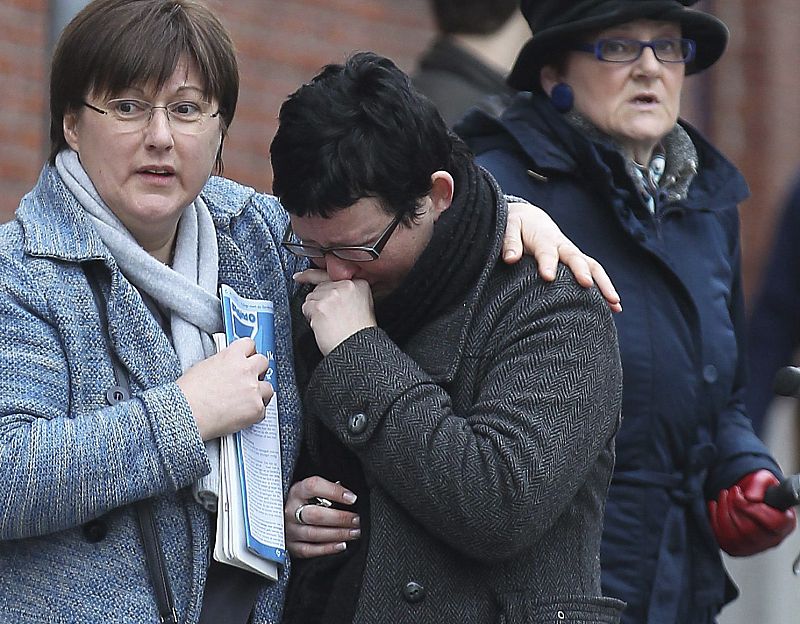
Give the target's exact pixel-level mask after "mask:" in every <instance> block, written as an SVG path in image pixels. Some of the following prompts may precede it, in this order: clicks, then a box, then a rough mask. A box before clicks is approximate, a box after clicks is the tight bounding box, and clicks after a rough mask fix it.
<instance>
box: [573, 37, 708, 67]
mask: <svg viewBox="0 0 800 624" xmlns="http://www.w3.org/2000/svg"><path fill="white" fill-rule="evenodd" d="M645 48H650V49H651V50H652V51H653V54H654V55H655V57H656V58H657V59H658V60H659V61H661V62H662V63H690V62H691V61H693V60H694V55H695V52H696V51H697V44H696V43H695V41H694V40H693V39H682V38H678V37H672V38H665V39H653V40H652V41H640V40H638V39H599V40H597V41H595V42H594V43H580V44H576V45H575V46H573V49H575V50H579V51H581V52H591V53H593V54H594V55H595V56H596V57H597V58H598V59H599V60H601V61H606V62H608V63H630V62H632V61H635V60H636V59H638V58H639V57H640V56H641V55H642V52H643V51H644V49H645Z"/></svg>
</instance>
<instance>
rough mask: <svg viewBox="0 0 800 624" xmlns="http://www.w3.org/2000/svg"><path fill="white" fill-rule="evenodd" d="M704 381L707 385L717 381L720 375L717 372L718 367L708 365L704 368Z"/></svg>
mask: <svg viewBox="0 0 800 624" xmlns="http://www.w3.org/2000/svg"><path fill="white" fill-rule="evenodd" d="M703 379H705V380H706V383H710V384H712V383H714V382H715V381H716V380H717V379H719V373H718V372H717V367H716V366H714V365H713V364H706V365H705V366H704V367H703Z"/></svg>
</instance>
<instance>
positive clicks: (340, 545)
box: [333, 542, 347, 552]
mask: <svg viewBox="0 0 800 624" xmlns="http://www.w3.org/2000/svg"><path fill="white" fill-rule="evenodd" d="M333 548H334V550H338V551H339V552H341V551H343V550H346V549H347V543H346V542H339V543H338V544H336V546H334V547H333Z"/></svg>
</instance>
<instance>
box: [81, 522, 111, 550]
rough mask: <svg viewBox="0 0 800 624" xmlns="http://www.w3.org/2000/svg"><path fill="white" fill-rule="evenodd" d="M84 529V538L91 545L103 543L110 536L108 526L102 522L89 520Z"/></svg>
mask: <svg viewBox="0 0 800 624" xmlns="http://www.w3.org/2000/svg"><path fill="white" fill-rule="evenodd" d="M82 528H83V536H84V537H85V538H86V541H87V542H89V543H90V544H96V543H97V542H101V541H103V539H105V537H106V535H107V534H108V525H107V524H106V523H105V522H103V521H102V520H89V522H87V523H86V524H84V525H83V527H82Z"/></svg>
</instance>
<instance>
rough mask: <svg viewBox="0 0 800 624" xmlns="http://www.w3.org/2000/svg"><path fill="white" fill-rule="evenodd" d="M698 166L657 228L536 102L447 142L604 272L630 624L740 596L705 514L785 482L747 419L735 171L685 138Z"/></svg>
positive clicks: (620, 552)
mask: <svg viewBox="0 0 800 624" xmlns="http://www.w3.org/2000/svg"><path fill="white" fill-rule="evenodd" d="M685 128H686V130H687V132H688V133H689V135H690V137H691V139H692V141H693V143H694V144H695V146H696V148H697V151H698V155H699V159H700V166H699V172H698V174H697V176H696V177H695V178H694V181H693V183H692V185H691V187H690V188H689V193H688V196H687V197H686V198H685V199H684V200H681V201H671V200H669V198H668V197H667V196H666V195H660V196H659V197H658V198H657V200H656V202H657V210H656V216H653V215H651V214H650V213H649V212H648V211H647V210H646V209H645V206H644V204H643V202H642V200H641V198H640V196H639V194H638V192H637V191H636V189H635V187H634V185H633V183H632V181H631V178H630V176H629V175H628V174H627V172H626V170H625V165H624V161H623V158H622V156H621V155H620V153H619V152H618V151H617V150H616V149H614V148H613V147H612V146H611V145H608V144H603V143H600V142H590V141H589V140H588V139H586V138H585V137H583V136H582V135H581V134H579V133H578V132H577V131H576V130H574V129H573V128H572V127H571V126H570V125H569V124H568V123H566V122H565V121H564V120H563V119H562V118H561V116H560V115H559V114H558V113H556V111H555V109H554V108H553V107H552V105H551V104H550V103H549V101H548V100H546V99H545V98H544V97H543V96H536V95H532V94H530V93H526V94H520V95H519V96H517V98H516V99H515V101H514V103H513V104H512V106H511V107H510V108H509V109H508V110H507V111H506V113H505V114H504V116H503V117H502V118H501V119H500V120H497V119H491V118H489V117H487V116H486V115H485V114H483V113H475V114H473V115H472V116H471V117H467V119H466V120H465V122H464V123H463V124H462V125H461V126H460V127H459V128H457V131H459V132H460V133H461V134H462V135H463V136H465V138H467V141H468V143H470V144H471V146H472V147H473V149H475V150H476V152H477V153H478V154H479V158H478V161H479V162H480V163H481V164H482V165H483V166H484V167H486V168H487V169H488V170H489V171H490V172H491V173H492V174H493V175H494V176H495V177H496V178H497V180H498V182H499V183H500V185H501V186H502V188H503V189H504V191H506V192H507V193H511V194H515V195H520V196H522V197H524V198H526V199H528V200H530V201H531V202H533V203H535V204H537V205H539V206H541V207H542V208H544V209H545V210H547V211H548V212H549V214H550V215H551V216H552V217H553V218H554V219H555V221H556V223H558V225H559V226H561V228H562V229H563V230H564V233H565V234H566V235H567V236H569V237H570V238H571V239H572V240H573V241H574V242H575V243H576V244H577V245H578V246H579V247H580V248H581V249H582V250H584V251H585V252H586V253H588V254H590V255H592V256H594V257H595V258H597V259H598V260H599V261H600V262H601V263H603V265H604V267H605V268H606V270H607V271H608V273H609V275H610V276H611V278H612V279H613V280H614V283H615V285H616V287H617V289H618V290H619V292H620V295H621V297H622V301H623V304H624V311H623V312H622V313H621V314H617V315H615V321H616V325H617V331H618V333H619V344H620V353H621V356H622V365H623V380H624V381H623V407H622V415H623V423H622V427H621V430H620V432H619V434H618V436H617V463H616V467H615V471H614V478H613V480H612V485H611V489H610V492H609V499H608V503H607V505H606V518H605V529H604V534H603V544H602V550H601V558H602V559H601V562H602V568H603V593H604V594H605V595H608V596H613V597H618V598H622V599H623V600H625V601H626V602H627V603H628V607H627V609H626V611H625V613H624V615H623V622H626V623H628V624H632V623H634V622H636V623H644V622H647V623H648V624H673V623H675V624H677V623H680V624H692V623H704V624H705V623H708V622H712V621H714V617H715V615H716V614H717V612H718V611H719V610H720V608H721V607H722V605H723V604H724V603H725V602H727V601H728V600H730V599H732V598H733V597H734V596H735V588H734V587H733V585H732V584H731V583H730V581H729V579H727V576H726V574H725V571H724V568H723V566H722V562H721V559H720V554H719V548H718V545H717V543H716V540H715V538H714V535H713V533H712V531H711V528H710V525H709V521H708V517H707V512H706V501H707V500H708V499H710V498H712V497H716V495H717V493H718V492H719V490H720V489H722V488H726V487H728V486H730V485H732V484H733V483H735V482H736V481H737V480H738V479H739V478H740V477H742V476H743V475H745V474H747V473H749V472H751V471H754V470H757V469H759V468H767V469H769V470H772V471H773V472H775V473H776V474H780V473H779V470H778V467H777V465H776V464H775V462H774V461H773V460H772V459H771V457H770V455H769V453H768V451H767V449H766V448H765V447H764V445H763V444H762V443H761V442H760V441H759V440H758V438H757V437H756V436H755V435H754V433H753V431H752V428H751V425H750V421H749V419H748V418H747V416H746V414H745V411H744V408H743V388H744V360H743V358H742V334H743V303H742V295H741V287H740V260H739V254H740V249H739V233H738V230H739V221H738V213H737V204H738V202H740V201H741V200H742V199H744V198H745V197H746V196H747V188H746V185H745V182H744V180H743V179H742V177H741V175H740V174H739V173H738V171H737V170H736V169H735V168H734V167H733V166H732V165H731V164H730V163H729V162H727V161H726V160H725V159H724V158H723V157H722V156H721V155H720V154H719V153H718V152H717V151H716V150H714V149H713V148H712V147H711V146H710V145H708V144H707V143H706V142H705V141H704V140H703V139H702V138H701V137H700V136H699V135H698V134H697V133H696V132H695V131H694V130H693V129H691V128H690V127H688V126H685Z"/></svg>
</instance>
